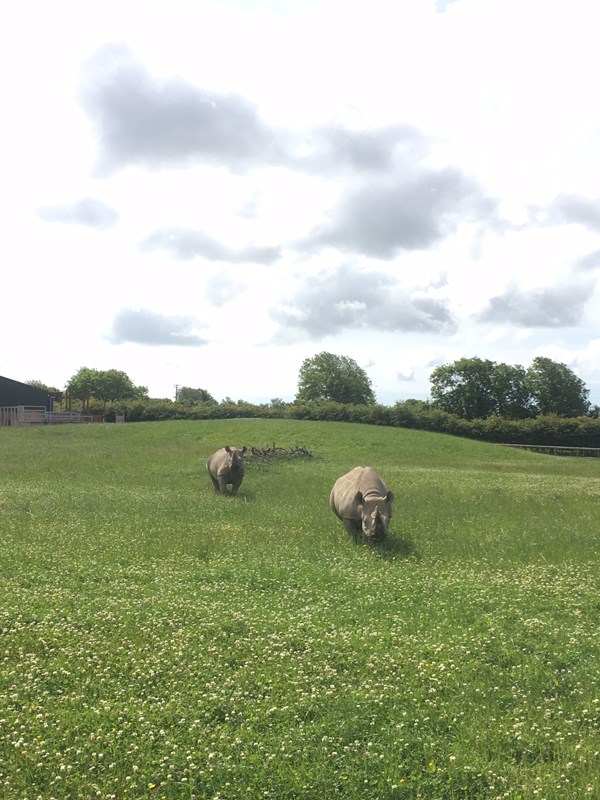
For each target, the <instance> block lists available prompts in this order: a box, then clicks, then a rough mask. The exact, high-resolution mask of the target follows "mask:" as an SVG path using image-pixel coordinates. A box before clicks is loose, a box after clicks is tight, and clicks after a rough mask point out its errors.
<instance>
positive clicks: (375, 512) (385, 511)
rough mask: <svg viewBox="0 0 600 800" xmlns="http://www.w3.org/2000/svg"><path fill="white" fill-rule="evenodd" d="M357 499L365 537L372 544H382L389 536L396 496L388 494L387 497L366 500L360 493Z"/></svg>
mask: <svg viewBox="0 0 600 800" xmlns="http://www.w3.org/2000/svg"><path fill="white" fill-rule="evenodd" d="M356 499H357V501H358V511H359V514H360V521H361V525H362V530H363V533H364V535H365V536H366V537H367V539H368V540H369V541H370V542H382V541H383V540H384V539H385V538H386V537H387V535H388V525H389V521H390V519H391V516H392V506H391V503H392V500H393V499H394V496H393V495H392V493H391V492H388V493H387V494H386V495H385V497H370V498H368V499H365V498H364V497H363V495H362V493H361V492H358V494H357V495H356Z"/></svg>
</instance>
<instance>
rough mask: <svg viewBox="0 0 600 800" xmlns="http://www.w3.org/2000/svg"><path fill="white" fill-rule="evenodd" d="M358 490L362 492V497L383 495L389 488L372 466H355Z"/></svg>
mask: <svg viewBox="0 0 600 800" xmlns="http://www.w3.org/2000/svg"><path fill="white" fill-rule="evenodd" d="M357 469H358V470H359V473H358V474H357V487H356V490H357V491H358V492H362V494H363V496H364V497H385V496H386V494H387V493H388V492H389V489H388V487H387V485H386V483H385V481H384V480H382V478H380V476H379V474H378V473H377V472H376V471H375V470H374V469H373V468H372V467H357Z"/></svg>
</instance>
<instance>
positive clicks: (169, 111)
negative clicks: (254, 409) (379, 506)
mask: <svg viewBox="0 0 600 800" xmlns="http://www.w3.org/2000/svg"><path fill="white" fill-rule="evenodd" d="M84 5H85V7H84ZM84 5H82V4H81V3H76V2H75V0H57V2H56V3H54V4H52V6H51V7H50V6H49V7H46V6H43V5H39V6H38V7H36V25H35V26H33V27H32V26H31V14H30V12H29V11H28V9H27V6H22V5H18V4H17V5H14V6H13V7H12V8H11V14H10V16H11V25H7V26H4V27H3V29H2V30H1V31H0V52H2V58H3V66H4V70H3V74H4V76H5V80H4V86H5V91H4V92H3V102H4V108H5V114H4V117H3V144H4V147H3V149H2V150H1V151H0V169H1V170H2V176H3V180H2V185H1V187H0V214H2V222H3V237H2V242H0V254H1V256H2V263H3V264H5V265H8V266H7V267H6V268H5V270H4V272H3V279H2V280H3V282H2V288H3V292H2V300H3V307H2V314H0V336H2V339H3V341H11V343H12V344H11V347H10V348H5V349H3V351H2V353H1V354H0V374H3V375H7V376H8V377H12V378H16V379H17V380H27V379H31V378H34V377H37V378H39V379H41V380H45V381H46V382H48V383H54V384H58V385H61V382H63V381H66V380H67V379H68V378H69V377H70V376H71V375H72V374H74V373H75V372H76V371H77V369H78V368H79V367H80V366H81V365H82V364H88V365H89V366H96V367H98V368H103V369H104V368H106V369H109V368H117V369H123V370H125V371H126V372H128V374H130V375H131V377H132V379H133V380H134V382H135V383H138V384H144V385H147V386H148V387H149V389H150V392H151V394H154V395H156V396H168V395H170V396H172V394H173V391H172V389H173V385H174V384H175V383H179V384H185V385H191V386H194V385H198V386H203V387H204V388H207V389H208V390H209V391H210V392H211V394H213V395H215V396H217V397H219V396H224V395H230V396H232V397H239V396H245V397H248V398H250V397H251V396H252V397H255V398H257V399H258V398H262V399H265V400H269V399H270V398H271V397H275V396H281V397H286V398H290V397H291V396H293V394H294V392H295V388H296V378H297V372H298V369H299V367H300V364H301V363H302V361H303V360H304V358H306V357H307V356H310V355H313V354H314V353H315V352H318V351H319V350H323V349H327V350H330V351H331V352H336V353H340V354H345V355H348V356H350V357H352V358H355V360H357V361H358V363H360V364H365V365H369V366H368V369H367V371H368V373H369V375H370V376H371V378H372V380H373V383H374V386H375V388H376V391H377V394H378V397H379V398H380V399H383V398H385V399H386V400H389V401H393V400H394V399H396V398H398V397H401V396H402V394H407V393H408V394H410V396H417V397H426V396H427V394H428V391H429V382H428V377H429V374H430V372H431V369H432V368H433V366H432V365H433V364H437V363H444V362H449V361H452V360H454V359H456V358H460V357H470V356H473V355H478V356H480V357H482V358H491V359H492V360H497V361H506V362H508V363H520V364H522V365H524V366H527V365H528V364H529V363H530V362H531V360H532V359H533V357H535V355H538V354H551V353H553V352H556V353H557V354H558V356H557V357H560V360H561V361H564V362H566V363H569V364H570V365H572V366H573V368H574V369H575V370H576V371H579V372H578V374H580V376H581V377H582V378H583V379H584V380H586V381H589V382H590V387H591V388H592V399H593V400H594V391H597V392H599V396H598V397H596V398H595V399H596V401H597V402H600V375H599V370H598V367H597V366H596V365H597V364H598V359H597V355H598V352H597V351H598V344H597V343H598V341H599V340H600V330H599V329H598V323H597V320H598V319H600V292H599V288H598V285H597V282H596V280H595V278H596V271H597V269H598V268H599V267H600V257H599V253H600V199H599V193H598V187H597V181H596V177H595V176H596V174H597V171H598V167H599V162H600V134H599V130H600V128H599V126H598V122H597V118H596V114H595V110H594V106H593V103H591V102H590V98H591V97H594V96H595V91H596V73H597V43H596V29H597V8H596V4H595V3H594V2H592V0H574V1H573V3H572V4H569V6H567V5H564V4H548V3H544V2H542V0H532V2H531V3H527V4H523V3H521V2H518V1H517V0H486V1H485V2H481V0H453V2H451V1H450V0H407V2H403V3H397V2H394V1H393V0H374V2H373V3H370V4H368V5H366V4H347V3H342V2H341V0H319V2H316V0H315V1H314V2H313V0H310V1H309V2H300V1H299V0H281V2H277V3H275V2H272V0H253V2H251V3H242V2H241V0H226V1H225V2H223V0H220V1H219V2H216V0H215V1H214V2H213V1H212V0H207V2H204V3H201V4H198V3H197V2H195V1H194V0H180V1H179V2H178V3H176V4H173V3H169V2H167V1H166V0H156V2H152V3H150V4H148V3H143V4H142V3H141V1H140V0H132V2H131V3H126V4H123V3H117V2H116V0H106V2H103V3H99V2H96V0H92V2H90V3H86V4H84ZM142 18H143V20H144V24H143V25H141V24H140V19H142ZM66 19H68V20H69V24H68V25H65V24H64V20H66ZM23 42H28V47H24V46H23ZM507 52H508V53H510V57H509V58H507V57H506V54H507ZM557 53H559V54H560V57H557ZM23 276H26V278H24V277H23ZM25 281H26V285H27V291H24V282H25ZM65 286H68V288H69V290H68V292H66V291H65ZM7 298H8V299H7ZM24 319H26V320H27V335H26V336H20V337H17V339H15V336H14V331H15V330H16V329H17V328H18V329H22V321H23V320H24ZM74 332H76V335H75V336H74ZM42 341H43V342H44V344H45V345H46V346H45V348H44V350H43V356H42V355H41V352H42V351H41V350H40V347H39V343H40V342H42ZM553 348H554V349H553ZM550 357H553V356H552V355H550ZM258 375H260V380H259V379H258V378H257V376H258Z"/></svg>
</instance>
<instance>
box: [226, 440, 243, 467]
mask: <svg viewBox="0 0 600 800" xmlns="http://www.w3.org/2000/svg"><path fill="white" fill-rule="evenodd" d="M225 452H226V453H227V466H228V467H229V469H231V470H233V472H238V471H239V470H243V469H244V453H245V452H246V448H245V447H242V449H241V450H240V449H239V448H237V447H229V445H225Z"/></svg>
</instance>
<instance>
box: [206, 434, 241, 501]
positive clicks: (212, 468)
mask: <svg viewBox="0 0 600 800" xmlns="http://www.w3.org/2000/svg"><path fill="white" fill-rule="evenodd" d="M245 452H246V448H245V447H242V448H241V450H240V448H239V447H229V445H226V446H225V447H222V448H221V449H220V450H217V452H216V453H213V454H212V456H209V458H208V460H207V462H206V469H207V470H208V474H209V475H210V479H211V481H212V484H213V487H214V490H215V492H220V493H221V494H227V486H228V484H230V485H231V494H232V495H234V494H235V493H236V492H237V490H238V489H239V488H240V486H241V485H242V481H243V480H244V453H245Z"/></svg>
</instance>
